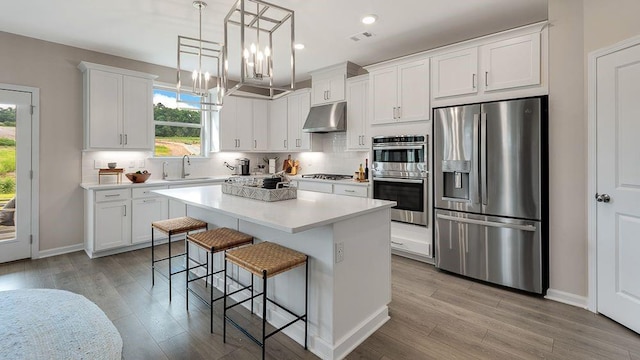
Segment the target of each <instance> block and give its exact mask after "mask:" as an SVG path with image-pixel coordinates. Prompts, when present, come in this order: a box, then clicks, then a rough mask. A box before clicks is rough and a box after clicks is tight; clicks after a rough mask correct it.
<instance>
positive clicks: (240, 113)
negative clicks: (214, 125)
mask: <svg viewBox="0 0 640 360" xmlns="http://www.w3.org/2000/svg"><path fill="white" fill-rule="evenodd" d="M251 101H252V99H247V98H241V97H236V96H227V97H225V99H224V105H223V106H222V109H220V150H228V151H247V150H252V147H253V106H252V103H251Z"/></svg>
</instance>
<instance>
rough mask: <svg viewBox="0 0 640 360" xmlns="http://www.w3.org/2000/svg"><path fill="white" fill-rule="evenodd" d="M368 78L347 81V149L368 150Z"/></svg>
mask: <svg viewBox="0 0 640 360" xmlns="http://www.w3.org/2000/svg"><path fill="white" fill-rule="evenodd" d="M368 114H369V77H368V76H366V75H363V76H358V77H355V78H351V79H349V80H347V119H348V120H347V121H348V126H347V149H349V150H368V149H369V146H370V140H369V138H368V137H367V127H368V121H367V119H368Z"/></svg>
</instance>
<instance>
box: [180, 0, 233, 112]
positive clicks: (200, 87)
mask: <svg viewBox="0 0 640 360" xmlns="http://www.w3.org/2000/svg"><path fill="white" fill-rule="evenodd" d="M206 6H207V3H205V2H204V1H194V2H193V7H195V8H196V9H198V21H199V22H198V38H197V39H196V38H192V37H187V36H178V66H177V78H178V81H177V101H178V102H179V103H183V104H186V105H187V106H188V107H191V108H196V109H199V110H217V109H219V108H220V106H222V98H223V95H224V93H223V91H222V80H221V76H220V74H221V67H222V60H221V58H222V48H223V46H222V45H221V44H220V43H217V42H214V41H209V40H203V39H202V9H204V8H205V7H206ZM186 72H188V73H189V76H188V77H187V76H184V75H185V74H183V73H186ZM211 92H213V94H211ZM194 99H199V100H194Z"/></svg>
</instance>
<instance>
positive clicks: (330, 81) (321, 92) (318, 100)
mask: <svg viewBox="0 0 640 360" xmlns="http://www.w3.org/2000/svg"><path fill="white" fill-rule="evenodd" d="M345 77H346V74H345V73H344V72H342V71H340V70H338V71H337V73H328V74H323V75H317V76H314V77H313V78H312V85H311V88H312V89H313V105H322V104H328V103H333V102H338V101H344V100H345Z"/></svg>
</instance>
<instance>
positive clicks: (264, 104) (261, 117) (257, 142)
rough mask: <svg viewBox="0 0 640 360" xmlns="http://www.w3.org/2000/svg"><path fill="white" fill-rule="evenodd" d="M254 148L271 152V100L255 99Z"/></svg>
mask: <svg viewBox="0 0 640 360" xmlns="http://www.w3.org/2000/svg"><path fill="white" fill-rule="evenodd" d="M252 102H253V104H252V105H253V148H252V150H255V151H260V150H264V151H266V150H269V100H258V99H253V100H252Z"/></svg>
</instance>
